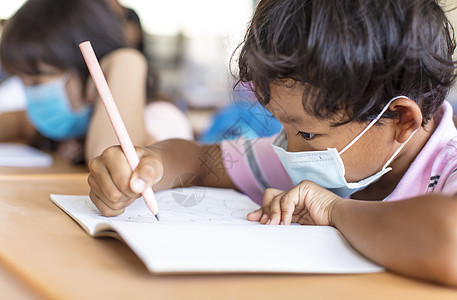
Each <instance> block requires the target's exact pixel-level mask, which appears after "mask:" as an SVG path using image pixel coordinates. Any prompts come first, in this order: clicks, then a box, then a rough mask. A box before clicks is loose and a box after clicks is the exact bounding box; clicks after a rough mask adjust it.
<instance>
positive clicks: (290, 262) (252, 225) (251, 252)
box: [52, 187, 382, 273]
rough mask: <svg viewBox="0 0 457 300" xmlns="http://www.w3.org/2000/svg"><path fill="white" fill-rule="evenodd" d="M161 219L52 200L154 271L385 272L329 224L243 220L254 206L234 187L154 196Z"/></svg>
mask: <svg viewBox="0 0 457 300" xmlns="http://www.w3.org/2000/svg"><path fill="white" fill-rule="evenodd" d="M156 197H157V200H158V204H159V208H160V222H157V221H155V220H154V217H153V216H152V214H151V212H150V211H149V210H148V209H147V207H146V205H145V204H144V201H143V200H142V199H141V198H140V199H138V200H137V201H135V202H134V203H133V204H132V205H131V206H130V207H128V208H127V209H126V212H125V213H124V214H122V215H120V216H117V217H112V218H106V217H103V216H101V214H100V213H99V212H98V210H97V209H96V208H95V206H94V205H93V204H92V202H91V201H90V199H89V197H88V196H62V195H52V198H53V201H54V202H57V203H58V205H59V206H61V207H62V208H63V209H64V210H65V211H67V212H71V214H72V215H73V216H74V217H76V218H77V219H79V220H80V221H81V222H83V223H85V224H86V225H87V224H88V225H89V226H91V227H94V224H96V223H100V222H103V223H105V224H106V223H109V224H110V226H111V227H113V228H115V230H116V232H118V234H119V235H120V236H121V237H122V238H123V240H124V241H125V242H126V243H127V244H128V245H129V247H130V248H131V249H132V250H133V251H134V252H135V253H136V254H137V255H138V257H139V258H140V259H141V260H142V261H143V262H144V263H145V265H146V266H147V268H148V269H149V270H150V271H151V272H158V273H169V272H172V273H181V272H190V273H193V272H286V273H295V272H297V273H365V272H378V271H381V270H382V268H380V267H379V266H377V265H375V264H373V263H372V262H370V261H368V260H367V259H365V258H364V257H363V256H361V255H360V254H359V253H357V252H356V251H355V250H354V249H353V248H352V247H351V246H350V245H349V244H348V243H347V242H346V240H345V239H344V238H343V236H342V235H341V233H340V232H339V231H338V230H336V229H334V228H332V227H325V226H299V225H291V226H265V225H260V224H259V223H257V222H249V221H247V220H246V214H247V213H248V212H250V211H252V210H254V209H256V208H258V205H257V204H255V203H254V202H253V201H252V200H251V199H249V198H248V197H246V196H245V195H242V194H240V193H238V192H236V191H233V190H227V189H215V188H201V187H191V188H184V189H175V190H168V191H163V192H158V193H156Z"/></svg>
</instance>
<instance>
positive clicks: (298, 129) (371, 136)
mask: <svg viewBox="0 0 457 300" xmlns="http://www.w3.org/2000/svg"><path fill="white" fill-rule="evenodd" d="M303 90H304V88H303V86H301V85H298V84H296V85H294V86H293V87H290V85H286V86H284V85H278V84H271V85H270V91H271V97H270V102H269V104H268V105H267V108H268V110H269V111H270V112H271V113H272V114H273V115H274V116H275V117H276V118H277V119H278V120H279V122H281V124H282V125H283V127H284V130H285V132H286V135H287V151H289V152H301V151H318V150H327V148H336V149H337V150H338V151H341V150H342V149H343V148H344V147H345V146H346V145H347V144H349V143H350V142H351V141H352V140H353V139H354V138H355V137H356V136H357V135H358V134H359V133H360V132H361V131H362V130H363V129H364V128H365V127H366V126H367V125H368V123H358V122H355V121H354V122H350V123H348V124H345V125H341V126H338V127H332V124H333V123H332V121H334V120H332V119H328V120H321V119H318V118H316V117H314V116H312V115H310V114H308V113H307V112H305V110H304V108H303V106H302V95H303ZM341 118H342V120H343V119H344V116H341ZM394 134H395V129H394V127H393V126H392V120H387V119H383V125H381V126H376V125H375V126H373V127H371V128H370V129H369V130H368V131H367V132H365V134H363V135H362V137H361V138H360V139H359V140H358V141H357V142H356V143H355V144H353V145H352V146H351V147H350V148H349V149H347V150H346V151H345V152H344V153H343V154H341V159H342V160H343V162H344V166H345V169H346V176H345V177H346V180H347V181H348V182H356V181H359V180H362V179H364V178H366V177H369V176H370V175H372V174H374V173H376V172H378V171H379V170H381V168H382V167H383V166H384V164H385V162H386V161H387V160H388V159H389V158H390V157H391V155H392V154H393V153H394V151H395V149H396V148H397V147H398V143H396V142H395V138H394Z"/></svg>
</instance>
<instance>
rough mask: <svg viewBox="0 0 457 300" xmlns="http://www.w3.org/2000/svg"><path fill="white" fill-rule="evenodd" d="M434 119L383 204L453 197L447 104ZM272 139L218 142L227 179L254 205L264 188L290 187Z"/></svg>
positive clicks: (454, 160)
mask: <svg viewBox="0 0 457 300" xmlns="http://www.w3.org/2000/svg"><path fill="white" fill-rule="evenodd" d="M434 120H435V122H436V124H437V128H436V129H435V131H434V132H433V134H432V135H431V137H430V139H429V140H428V141H427V143H426V144H425V146H424V147H423V149H422V150H421V152H420V153H419V154H418V155H417V157H416V159H415V160H414V161H413V163H412V164H411V166H410V167H409V169H408V170H407V171H406V173H405V175H404V176H403V178H402V179H401V180H400V182H399V183H398V185H397V187H396V188H395V190H394V191H393V192H392V193H391V194H390V195H389V196H388V197H387V198H385V199H384V200H383V201H395V200H402V199H407V198H412V197H415V196H420V195H424V194H427V193H443V194H446V195H455V194H457V130H456V127H455V125H454V122H453V119H452V107H451V105H450V104H449V103H448V102H444V103H443V105H442V106H441V108H440V109H439V111H438V112H437V113H436V114H435V116H434ZM274 138H275V136H272V137H268V138H261V139H254V140H246V139H242V138H240V139H237V140H230V141H223V142H222V143H221V148H222V153H223V157H224V160H223V161H224V165H225V168H226V170H227V172H228V174H229V176H230V178H231V179H232V181H233V182H234V183H235V185H236V186H237V187H238V189H239V190H240V191H242V192H243V193H245V194H246V195H248V196H249V197H251V198H252V199H253V200H254V201H256V202H257V203H258V204H261V203H262V198H263V192H264V190H265V189H266V188H269V187H273V188H277V189H281V190H290V189H291V188H292V187H293V184H292V181H291V180H290V177H289V175H288V174H287V172H286V170H285V169H284V167H283V166H282V164H281V161H280V160H279V158H278V157H277V155H276V153H275V152H274V150H273V147H272V146H271V144H272V142H273V140H274ZM226 158H230V159H226Z"/></svg>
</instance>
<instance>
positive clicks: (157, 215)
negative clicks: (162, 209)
mask: <svg viewBox="0 0 457 300" xmlns="http://www.w3.org/2000/svg"><path fill="white" fill-rule="evenodd" d="M155 217H156V219H157V221H160V219H159V214H158V213H157V214H156V215H155Z"/></svg>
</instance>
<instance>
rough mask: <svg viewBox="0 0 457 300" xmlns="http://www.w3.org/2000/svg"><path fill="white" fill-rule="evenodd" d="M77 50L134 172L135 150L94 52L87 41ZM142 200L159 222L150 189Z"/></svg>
mask: <svg viewBox="0 0 457 300" xmlns="http://www.w3.org/2000/svg"><path fill="white" fill-rule="evenodd" d="M79 48H80V49H81V52H82V54H83V56H84V60H85V61H86V64H87V67H88V68H89V72H90V74H91V75H92V79H93V80H94V82H95V86H96V87H97V90H98V93H99V94H100V97H101V99H102V101H103V104H104V105H105V109H106V112H107V113H108V117H109V119H110V120H111V124H112V125H113V128H114V131H115V132H116V135H117V138H118V139H119V143H120V144H121V148H122V151H123V152H124V154H125V157H126V158H127V161H128V163H129V165H130V168H131V169H132V171H133V170H135V168H136V167H137V166H138V163H139V162H140V159H139V158H138V155H137V154H136V151H135V148H134V147H133V144H132V141H131V140H130V137H129V134H128V132H127V128H125V125H124V122H123V121H122V118H121V115H120V113H119V110H118V109H117V106H116V103H115V102H114V98H113V95H112V94H111V91H110V89H109V87H108V83H107V82H106V79H105V76H104V75H103V72H102V69H101V67H100V64H99V63H98V60H97V57H96V56H95V52H94V50H93V49H92V46H91V44H90V42H89V41H86V42H83V43H81V44H79ZM143 198H144V201H145V202H146V205H147V206H148V208H149V209H150V210H151V212H152V213H153V214H154V216H155V217H156V218H157V220H159V210H158V207H157V199H156V198H155V196H154V193H153V191H152V189H151V188H148V189H146V190H145V191H144V192H143Z"/></svg>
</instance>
